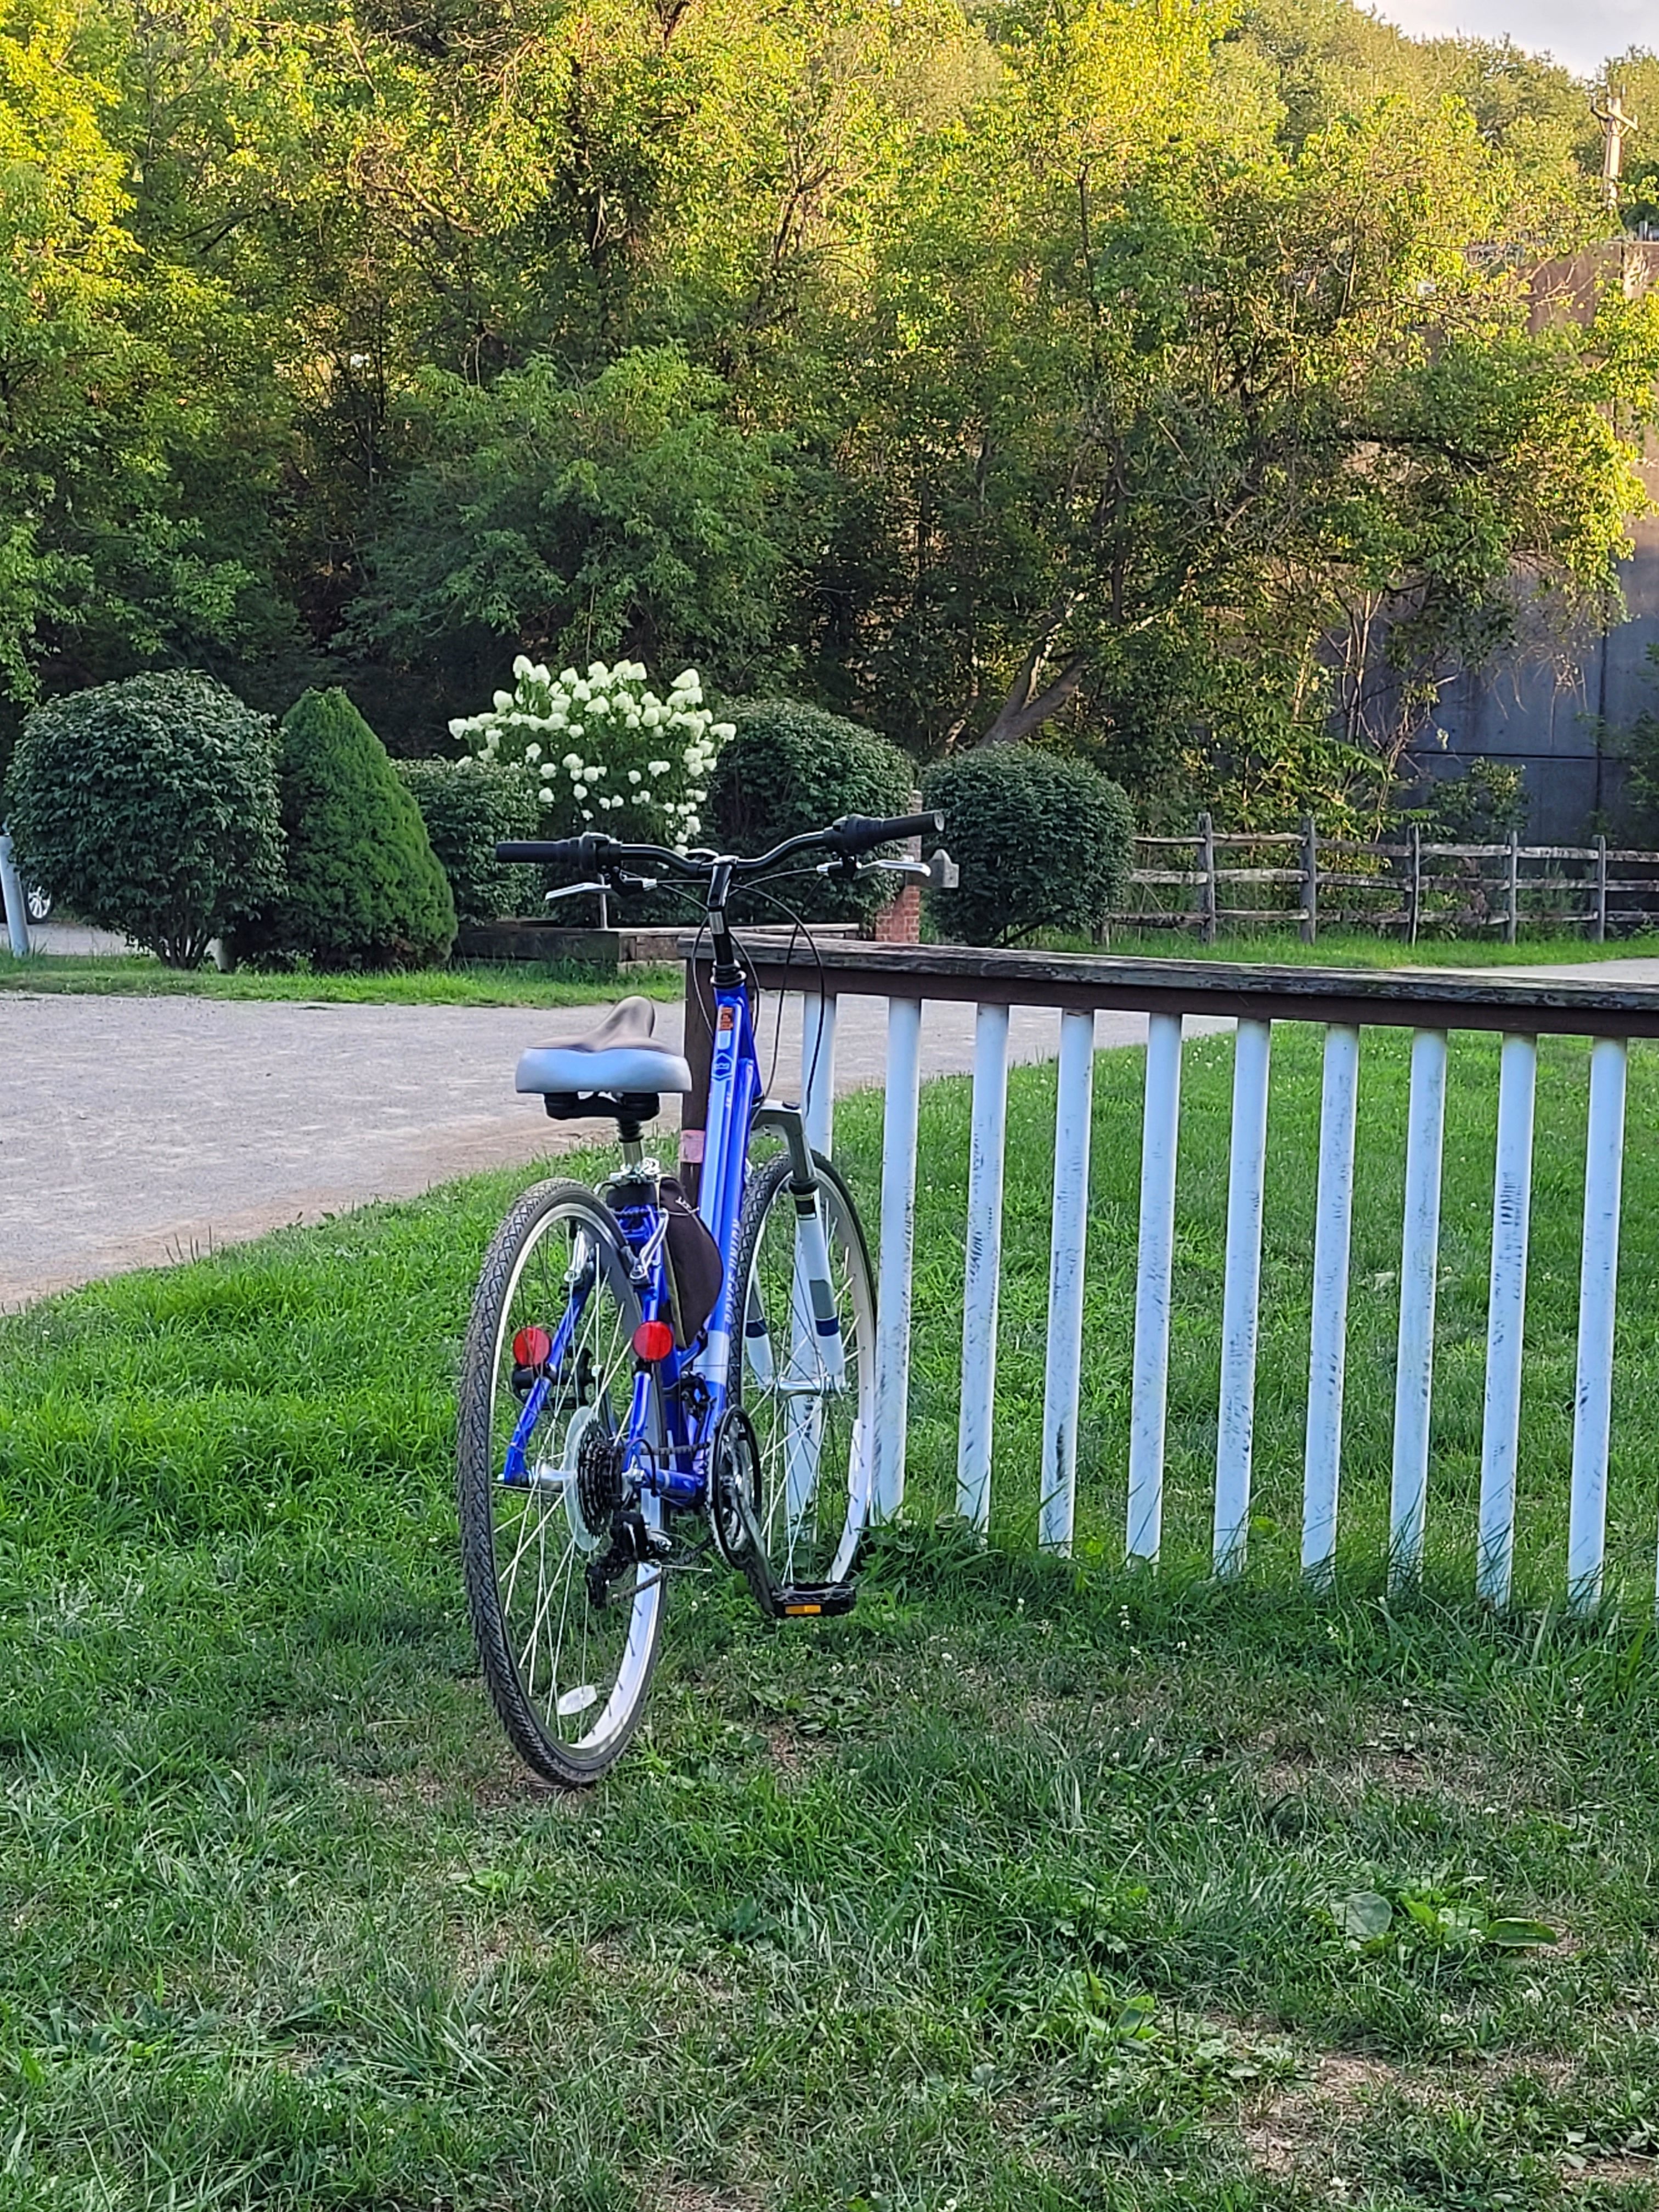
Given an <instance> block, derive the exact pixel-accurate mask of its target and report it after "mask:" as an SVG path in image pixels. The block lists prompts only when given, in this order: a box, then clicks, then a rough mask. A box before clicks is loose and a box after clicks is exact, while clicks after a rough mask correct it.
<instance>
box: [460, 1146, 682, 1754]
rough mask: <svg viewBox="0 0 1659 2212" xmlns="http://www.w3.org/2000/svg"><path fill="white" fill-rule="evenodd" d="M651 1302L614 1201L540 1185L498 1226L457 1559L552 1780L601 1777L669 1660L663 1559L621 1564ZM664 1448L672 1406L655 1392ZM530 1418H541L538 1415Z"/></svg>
mask: <svg viewBox="0 0 1659 2212" xmlns="http://www.w3.org/2000/svg"><path fill="white" fill-rule="evenodd" d="M639 1320H640V1309H639V1301H638V1299H637V1298H636V1297H635V1293H634V1288H633V1285H632V1283H631V1282H630V1280H629V1255H628V1249H627V1246H626V1245H625V1243H623V1236H622V1231H620V1230H619V1229H618V1228H617V1223H616V1220H615V1218H614V1217H613V1216H612V1215H611V1212H610V1210H609V1209H608V1208H607V1207H606V1206H605V1205H603V1204H602V1203H601V1201H600V1200H599V1199H598V1198H596V1197H595V1196H594V1194H593V1193H592V1191H591V1190H589V1189H587V1188H586V1186H585V1185H584V1184H581V1183H576V1182H544V1183H538V1184H537V1185H536V1186H535V1187H534V1188H532V1189H530V1190H527V1191H526V1193H525V1194H524V1195H523V1197H522V1198H520V1200H519V1201H518V1203H517V1205H515V1206H513V1210H512V1212H510V1213H509V1214H508V1215H507V1218H506V1220H505V1221H503V1222H502V1224H501V1227H500V1229H499V1230H497V1231H496V1232H495V1239H494V1241H493V1242H492V1243H491V1244H490V1247H489V1252H488V1254H487V1255H485V1259H484V1263H483V1273H482V1274H481V1275H480V1276H479V1279H478V1288H477V1294H476V1296H475V1297H474V1299H473V1304H472V1319H471V1326H470V1327H469V1328H468V1330H467V1336H466V1349H465V1355H464V1358H463V1364H462V1370H461V1388H460V1407H459V1428H458V1434H457V1443H456V1492H457V1504H458V1506H459V1516H460V1524H461V1566H462V1571H463V1574H464V1576H465V1582H466V1594H467V1602H468V1608H469V1610H470V1612H471V1618H472V1629H473V1633H474V1635H475V1636H476V1638H477V1644H478V1656H479V1658H480V1660H481V1662H483V1674H484V1680H485V1682H486V1683H487V1684H488V1686H489V1695H490V1698H491V1700H492V1701H493V1703H494V1705H495V1711H496V1712H497V1714H498V1715H499V1716H500V1717H501V1725H502V1727H503V1728H504V1729H506V1730H507V1735H508V1737H509V1739H510V1740H511V1741H512V1744H513V1748H514V1749H515V1750H516V1751H517V1752H518V1753H519V1755H520V1758H521V1759H524V1761H525V1763H526V1765H528V1766H530V1767H532V1769H533V1770H534V1771H535V1772H536V1773H538V1774H539V1775H541V1776H543V1777H544V1779H546V1780H547V1781H550V1782H556V1783H562V1784H567V1785H574V1784H584V1783H589V1782H595V1781H597V1780H598V1779H599V1776H600V1775H601V1774H603V1773H604V1772H605V1770H606V1768H607V1767H609V1766H610V1765H611V1764H612V1762H613V1761H614V1760H615V1759H616V1758H617V1755H618V1753H620V1752H621V1751H622V1750H623V1747H624V1746H625V1745H626V1743H627V1742H628V1740H629V1737H630V1736H631V1735H633V1733H634V1731H635V1729H636V1728H637V1727H638V1725H639V1722H640V1716H641V1712H642V1711H644V1708H645V1698H646V1692H647V1690H648V1689H649V1687H650V1684H651V1675H652V1672H653V1668H655V1666H656V1662H657V1645H658V1639H659V1633H660V1630H661V1626H662V1609H663V1570H662V1566H661V1564H660V1560H659V1559H658V1558H656V1557H654V1556H647V1557H646V1558H643V1559H640V1560H638V1561H637V1562H635V1563H633V1564H629V1565H621V1566H617V1565H614V1564H612V1562H613V1561H614V1556H615V1554H614V1550H613V1547H614V1545H615V1544H616V1542H617V1528H618V1522H619V1517H620V1518H621V1519H623V1520H624V1521H625V1520H626V1519H627V1517H628V1516H630V1515H631V1516H636V1517H637V1522H638V1524H639V1525H640V1526H641V1528H643V1529H644V1530H645V1531H646V1532H647V1540H648V1537H649V1536H654V1535H657V1534H659V1531H660V1528H661V1506H660V1504H659V1501H658V1500H657V1499H656V1498H654V1497H653V1496H652V1495H651V1494H650V1493H649V1492H645V1493H643V1494H641V1496H639V1497H638V1498H632V1497H630V1496H629V1494H628V1492H627V1486H626V1485H625V1483H624V1480H623V1443H624V1439H625V1437H626V1434H627V1430H628V1424H629V1407H630V1403H631V1401H632V1397H633V1391H634V1349H633V1336H634V1331H635V1328H637V1327H638V1326H639ZM650 1407H651V1416H650V1429H651V1433H650V1434H649V1435H648V1436H647V1437H646V1438H645V1442H646V1443H647V1444H649V1445H650V1446H652V1447H653V1449H654V1448H656V1447H658V1446H659V1444H660V1442H661V1436H660V1428H659V1423H660V1407H659V1405H658V1401H657V1400H656V1397H655V1395H654V1392H653V1395H652V1398H651V1401H650ZM532 1416H533V1418H532Z"/></svg>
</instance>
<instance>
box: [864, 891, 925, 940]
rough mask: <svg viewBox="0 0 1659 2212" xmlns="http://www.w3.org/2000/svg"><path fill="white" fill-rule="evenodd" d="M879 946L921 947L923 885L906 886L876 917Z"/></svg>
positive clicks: (876, 934) (876, 933)
mask: <svg viewBox="0 0 1659 2212" xmlns="http://www.w3.org/2000/svg"><path fill="white" fill-rule="evenodd" d="M875 938H876V942H877V944H878V945H920V944H921V884H906V885H905V886H904V889H903V890H902V891H901V892H900V893H899V895H898V896H897V897H896V899H895V900H894V901H893V903H892V904H891V906H884V907H883V908H881V910H880V912H879V913H878V915H877V916H876V925H875Z"/></svg>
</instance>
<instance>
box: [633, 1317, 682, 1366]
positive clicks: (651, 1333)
mask: <svg viewBox="0 0 1659 2212" xmlns="http://www.w3.org/2000/svg"><path fill="white" fill-rule="evenodd" d="M634 1349H635V1352H638V1354H639V1356H640V1358H641V1359H666V1358H667V1357H668V1355H669V1353H670V1352H671V1351H672V1350H673V1349H674V1332H673V1330H672V1329H671V1328H670V1327H669V1326H668V1323H667V1322H665V1321H642V1322H641V1323H640V1325H639V1327H638V1328H636V1329H635V1332H634Z"/></svg>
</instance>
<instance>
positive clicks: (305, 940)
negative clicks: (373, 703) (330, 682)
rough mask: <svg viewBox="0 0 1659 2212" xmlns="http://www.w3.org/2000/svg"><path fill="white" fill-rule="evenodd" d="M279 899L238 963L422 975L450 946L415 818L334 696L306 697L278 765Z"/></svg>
mask: <svg viewBox="0 0 1659 2212" xmlns="http://www.w3.org/2000/svg"><path fill="white" fill-rule="evenodd" d="M278 774H279V781H280V785H281V791H282V807H283V829H284V830H285V831H286V832H287V835H288V888H287V890H285V891H284V892H283V894H282V896H280V897H279V898H276V899H275V900H273V901H272V902H271V903H270V905H269V906H268V907H266V908H264V910H263V911H262V912H261V913H260V914H259V915H258V916H257V917H256V918H255V920H254V921H252V923H251V924H250V925H249V926H248V927H246V929H244V930H241V931H239V932H238V933H237V940H236V944H237V950H238V951H239V952H250V953H254V954H259V953H266V954H276V955H277V956H279V957H301V958H305V959H308V960H311V961H313V962H314V963H315V964H316V965H317V966H318V967H319V968H425V967H429V966H431V965H432V963H434V962H435V961H439V960H443V959H445V958H447V957H448V953H449V948H450V946H451V945H453V943H454V942H455V902H454V900H453V898H452V897H451V896H450V895H449V885H448V883H447V881H446V879H445V877H444V872H443V870H442V869H441V867H440V866H439V865H438V863H437V860H436V859H435V857H434V854H433V851H432V845H431V842H430V840H429V839H428V836H427V834H426V825H425V823H423V822H422V819H421V811H420V809H419V807H418V806H416V804H415V801H414V800H413V799H411V798H410V795H409V793H408V792H407V791H406V790H405V789H404V787H403V785H402V784H401V783H400V782H399V781H398V777H397V774H396V771H395V770H394V769H393V768H392V763H391V761H390V760H389V759H388V758H387V757H386V747H385V746H384V745H383V744H381V743H380V739H379V738H377V737H376V736H375V734H374V731H373V730H371V729H370V728H369V726H368V723H367V722H366V721H365V720H363V718H362V715H361V714H359V713H358V712H357V709H356V708H355V707H354V706H353V705H352V703H351V702H350V700H349V699H348V698H347V696H346V695H345V693H344V692H343V691H340V690H333V691H307V692H306V693H305V694H304V695H303V696H301V698H300V699H299V700H298V701H297V702H295V705H294V706H292V707H290V708H289V711H288V713H287V714H286V715H285V716H284V718H283V728H282V739H281V750H280V757H279V769H278Z"/></svg>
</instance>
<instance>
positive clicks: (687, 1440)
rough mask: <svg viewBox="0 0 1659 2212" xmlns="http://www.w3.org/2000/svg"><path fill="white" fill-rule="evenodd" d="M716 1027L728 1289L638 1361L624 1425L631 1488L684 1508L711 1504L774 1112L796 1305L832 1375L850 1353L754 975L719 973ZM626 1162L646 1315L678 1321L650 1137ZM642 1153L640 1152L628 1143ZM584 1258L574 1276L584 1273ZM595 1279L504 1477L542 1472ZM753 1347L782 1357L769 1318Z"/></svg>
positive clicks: (619, 1203) (624, 1220) (623, 1179)
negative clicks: (755, 1166) (761, 1140)
mask: <svg viewBox="0 0 1659 2212" xmlns="http://www.w3.org/2000/svg"><path fill="white" fill-rule="evenodd" d="M713 1018H714V1037H713V1049H712V1051H711V1054H710V1059H709V1077H708V1115H707V1120H706V1129H705V1136H704V1151H703V1161H702V1182H701V1184H700V1186H699V1191H698V1204H697V1212H698V1215H699V1217H700V1218H701V1219H702V1223H703V1225H704V1226H705V1227H706V1228H707V1229H708V1231H709V1234H710V1235H711V1236H712V1237H714V1242H715V1244H716V1245H717V1246H718V1248H719V1250H720V1261H721V1267H722V1279H721V1283H720V1295H719V1297H718V1298H717V1300H716V1302H715V1304H714V1311H713V1313H712V1314H711V1315H710V1316H709V1319H708V1327H707V1330H706V1332H705V1334H704V1337H703V1339H702V1344H701V1346H684V1347H682V1346H679V1345H678V1343H677V1344H676V1345H675V1346H674V1348H673V1349H672V1350H671V1352H669V1353H668V1354H667V1355H666V1356H665V1358H662V1359H659V1360H655V1361H651V1362H647V1361H646V1360H644V1359H639V1360H636V1362H635V1369H634V1375H633V1383H632V1390H631V1394H630V1398H629V1408H628V1416H627V1419H626V1421H625V1422H624V1423H623V1424H622V1428H623V1475H624V1480H625V1481H626V1483H627V1486H628V1488H629V1492H630V1494H633V1493H635V1492H637V1493H639V1494H644V1495H649V1496H652V1497H655V1498H659V1499H660V1500H661V1501H662V1503H663V1504H665V1505H667V1506H670V1507H673V1508H678V1509H680V1510H690V1509H695V1508H697V1507H701V1506H702V1505H704V1504H706V1503H707V1500H708V1444H709V1443H710V1442H711V1440H712V1438H713V1437H714V1431H715V1430H716V1428H717V1427H718V1425H719V1423H720V1418H721V1416H722V1415H723V1414H724V1413H725V1412H726V1406H727V1401H728V1395H729V1394H728V1390H727V1375H728V1371H729V1367H730V1360H731V1346H732V1328H733V1326H734V1322H733V1315H732V1302H733V1299H734V1298H735V1297H737V1295H738V1291H737V1287H736V1285H735V1284H734V1281H733V1261H734V1259H735V1256H736V1251H737V1242H738V1224H739V1221H740V1219H741V1217H742V1213H743V1202H744V1193H745V1190H746V1188H747V1183H748V1164H749V1144H750V1137H751V1135H752V1133H753V1132H754V1130H755V1128H756V1127H757V1123H759V1122H761V1121H764V1123H765V1124H766V1125H767V1126H769V1127H775V1128H777V1129H778V1130H779V1131H780V1133H781V1135H782V1136H783V1138H784V1139H785V1142H786V1145H787V1148H788V1150H789V1152H790V1155H791V1158H792V1159H793V1163H794V1169H795V1173H794V1176H793V1189H794V1192H795V1201H796V1287H795V1293H794V1297H793V1306H794V1310H795V1314H796V1317H797V1318H796V1327H797V1328H810V1329H811V1334H812V1337H813V1340H814V1350H815V1352H816V1354H817V1358H818V1359H819V1360H820V1361H821V1362H822V1363H823V1365H824V1366H825V1367H826V1368H827V1369H828V1370H829V1372H830V1373H831V1374H832V1375H833V1374H834V1373H835V1372H836V1370H837V1369H838V1368H839V1366H840V1364H841V1358H840V1355H841V1332H840V1324H839V1322H838V1321H837V1319H836V1312H835V1304H834V1300H833V1297H831V1295H830V1291H829V1250H828V1245H827V1243H826V1240H825V1237H824V1232H823V1218H822V1215H821V1213H820V1212H819V1209H818V1205H817V1186H816V1182H815V1179H814V1177H813V1174H812V1170H811V1152H809V1150H808V1148H807V1145H806V1137H805V1123H804V1121H803V1120H802V1117H801V1111H800V1109H799V1107H798V1106H790V1105H786V1104H783V1103H780V1102H778V1101H775V1100H767V1099H765V1098H764V1097H763V1085H762V1082H761V1072H760V1059H759V1054H758V1051H757V1044H756V1038H755V1027H754V1018H753V1012H752V1009H751V1007H750V1000H749V991H748V987H747V985H746V984H745V983H744V981H743V979H742V978H741V976H739V977H738V980H737V981H735V982H732V983H726V982H724V981H717V982H716V984H715V986H714V1016H713ZM623 1149H624V1162H623V1168H622V1170H621V1171H620V1173H619V1174H618V1175H617V1176H613V1177H611V1180H610V1181H609V1182H607V1183H606V1184H605V1186H604V1189H603V1193H602V1195H604V1196H605V1197H606V1198H607V1199H608V1200H610V1202H611V1206H612V1210H613V1211H614V1212H615V1214H616V1218H617V1225H618V1227H619V1228H620V1229H621V1231H622V1233H623V1240H624V1242H625V1243H626V1244H627V1247H628V1250H629V1255H630V1259H631V1267H630V1274H631V1277H632V1280H633V1285H634V1288H635V1292H636V1293H637V1295H638V1297H639V1301H640V1310H641V1318H642V1320H644V1321H646V1322H671V1321H672V1317H673V1316H672V1297H671V1290H670V1285H669V1273H668V1266H669V1263H668V1249H667V1244H668V1220H669V1217H668V1215H667V1213H666V1212H665V1211H664V1210H663V1208H662V1206H660V1205H659V1203H658V1194H657V1175H658V1172H659V1170H657V1169H656V1167H655V1164H654V1163H651V1162H647V1161H646V1160H645V1159H644V1158H643V1157H642V1150H643V1148H642V1146H641V1145H640V1144H639V1143H637V1142H635V1143H634V1144H631V1145H628V1144H625V1145H624V1148H623ZM630 1153H631V1154H632V1155H633V1157H632V1158H629V1157H628V1155H629V1154H630ZM578 1272H579V1271H578V1270H576V1269H573V1275H574V1274H577V1273H578ZM590 1290H591V1283H590V1282H586V1281H583V1280H580V1279H576V1280H572V1281H570V1282H569V1283H568V1297H567V1301H566V1305H565V1310H564V1312H563V1313H562V1316H560V1319H559V1322H558V1325H557V1327H556V1329H555V1330H554V1332H553V1336H552V1345H551V1350H550V1353H549V1356H548V1358H547V1361H546V1363H545V1371H544V1373H543V1374H542V1376H540V1377H539V1378H538V1381H537V1382H536V1383H534V1384H533V1385H532V1388H531V1389H530V1392H529V1394H528V1395H527V1396H526V1401H525V1404H524V1407H523V1409H522V1411H521V1412H520V1416H519V1419H518V1420H517V1422H516V1423H515V1424H514V1426H513V1437H512V1441H511V1443H510V1444H509V1445H508V1448H507V1454H506V1459H505V1463H504V1466H503V1468H502V1472H501V1480H502V1481H503V1482H507V1483H525V1482H529V1481H531V1480H533V1479H534V1478H533V1476H532V1473H531V1470H530V1467H529V1457H528V1455H529V1448H530V1440H531V1437H532V1435H533V1433H534V1431H535V1428H536V1425H537V1423H538V1420H539V1419H541V1416H542V1413H543V1410H544V1407H545V1405H546V1402H547V1398H548V1395H549V1393H550V1390H551V1389H552V1387H553V1376H555V1375H556V1373H557V1372H558V1370H560V1368H561V1367H562V1364H563V1363H564V1361H565V1359H566V1358H568V1356H569V1353H570V1350H571V1347H572V1346H573V1345H574V1343H575V1341H576V1340H577V1335H578V1332H579V1330H580V1324H581V1317H582V1314H583V1311H584V1310H585V1308H586V1303H587V1299H588V1297H589V1294H590ZM755 1334H757V1342H756V1344H755V1345H754V1346H753V1347H752V1356H753V1357H754V1358H755V1359H756V1360H757V1363H760V1362H764V1361H767V1360H769V1359H770V1358H772V1357H774V1356H775V1354H774V1352H773V1349H772V1347H771V1346H769V1344H768V1343H766V1342H765V1341H764V1340H765V1338H766V1329H765V1326H764V1323H762V1324H761V1325H760V1327H759V1328H758V1330H757V1332H755ZM653 1395H654V1396H655V1398H656V1400H657V1401H658V1403H659V1405H660V1407H661V1409H662V1415H663V1420H662V1428H663V1443H662V1445H661V1447H660V1448H659V1446H658V1445H657V1444H656V1443H655V1442H654V1441H653V1420H652V1401H653Z"/></svg>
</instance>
